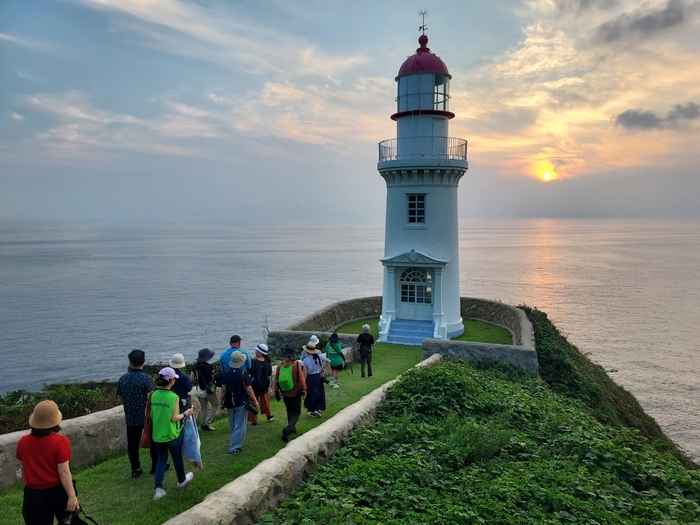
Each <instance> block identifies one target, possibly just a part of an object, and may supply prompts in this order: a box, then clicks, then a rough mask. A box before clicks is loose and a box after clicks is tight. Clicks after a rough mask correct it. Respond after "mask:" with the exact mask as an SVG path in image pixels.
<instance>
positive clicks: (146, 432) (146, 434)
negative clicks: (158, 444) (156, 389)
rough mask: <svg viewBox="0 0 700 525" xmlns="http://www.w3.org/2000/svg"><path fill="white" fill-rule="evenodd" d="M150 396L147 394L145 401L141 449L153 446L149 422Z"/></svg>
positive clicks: (151, 428)
mask: <svg viewBox="0 0 700 525" xmlns="http://www.w3.org/2000/svg"><path fill="white" fill-rule="evenodd" d="M151 394H153V392H149V393H148V399H147V400H146V415H145V416H143V432H141V448H151V446H153V426H152V422H151Z"/></svg>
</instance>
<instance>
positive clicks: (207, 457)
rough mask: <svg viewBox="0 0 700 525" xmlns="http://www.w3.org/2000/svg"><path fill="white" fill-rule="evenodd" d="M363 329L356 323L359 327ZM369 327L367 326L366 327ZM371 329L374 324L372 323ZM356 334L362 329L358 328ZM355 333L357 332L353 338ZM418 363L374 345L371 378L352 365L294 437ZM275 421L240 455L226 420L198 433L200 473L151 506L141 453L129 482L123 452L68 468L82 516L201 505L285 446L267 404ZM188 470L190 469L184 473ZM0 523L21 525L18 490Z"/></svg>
mask: <svg viewBox="0 0 700 525" xmlns="http://www.w3.org/2000/svg"><path fill="white" fill-rule="evenodd" d="M362 324H363V323H360V326H362ZM370 324H371V323H370ZM375 326H376V322H375ZM360 331H361V328H360ZM356 333H357V332H356ZM420 360H421V348H420V347H416V346H404V345H389V344H382V343H378V344H377V345H375V347H374V355H373V358H372V368H373V373H374V377H372V378H371V379H367V380H365V381H361V380H360V370H359V369H360V364H359V362H355V363H353V367H354V374H350V373H349V372H343V373H341V375H340V379H339V381H338V383H339V385H340V388H337V389H334V388H326V401H327V403H326V404H327V407H328V409H327V410H326V411H325V412H324V413H323V417H322V418H319V419H312V418H310V417H308V416H307V415H306V413H305V412H302V414H303V415H302V417H301V419H300V420H299V423H298V424H297V430H298V435H300V434H303V433H304V432H306V431H308V430H310V429H312V428H314V427H316V426H318V425H320V424H321V423H323V422H324V421H327V420H328V419H329V418H330V417H332V416H334V415H335V414H337V413H338V412H339V411H341V410H342V409H344V408H345V407H347V406H349V405H351V404H353V403H355V402H356V401H358V400H359V399H360V398H361V397H362V396H364V395H366V394H368V393H369V392H371V391H372V390H374V389H375V388H377V387H378V386H380V385H382V384H383V383H386V382H387V381H390V380H391V379H394V378H396V377H397V376H398V375H400V374H402V373H403V372H405V371H406V370H408V369H409V368H411V367H412V366H414V365H415V364H416V363H418V362H419V361H420ZM272 411H273V413H274V414H275V416H276V418H275V419H274V420H273V421H272V422H270V423H267V422H266V421H265V420H264V418H262V420H261V422H260V426H258V427H255V428H254V427H251V426H250V425H249V426H248V431H247V435H246V441H245V446H244V447H243V453H241V454H234V455H229V454H227V453H226V450H227V446H228V439H229V430H228V419H226V418H225V417H223V418H218V419H217V420H215V421H214V426H215V427H216V429H217V430H216V431H215V432H206V433H205V432H202V433H201V438H202V449H201V451H202V461H203V463H204V470H202V471H197V470H194V473H195V474H194V480H193V481H192V483H190V484H189V485H188V486H187V487H186V488H185V489H184V490H177V489H176V487H175V485H176V483H177V479H176V477H175V473H174V472H172V471H169V472H167V473H166V475H165V490H166V491H167V492H168V495H167V496H166V497H165V498H163V499H161V500H159V501H153V499H152V498H153V488H154V487H153V476H150V475H149V474H148V469H149V467H150V457H149V455H148V453H147V451H145V450H142V451H141V463H142V467H143V468H144V470H145V473H144V474H143V475H142V476H141V477H140V478H139V479H136V480H132V479H131V477H130V476H131V468H130V466H129V460H128V458H127V456H126V451H124V452H123V453H119V454H117V455H114V456H111V457H109V458H106V459H104V460H102V461H100V462H99V463H98V464H96V465H93V466H90V467H81V468H73V469H72V472H73V476H74V477H75V479H76V481H77V483H78V491H79V499H80V502H81V504H82V505H83V508H84V509H85V511H86V512H87V513H88V514H89V515H91V516H93V517H94V518H95V520H96V521H97V522H98V523H100V524H109V525H122V524H123V525H126V524H134V525H149V524H153V525H155V524H159V523H163V522H164V521H166V520H168V519H170V518H172V517H173V516H175V515H177V514H179V513H181V512H183V511H184V510H186V509H189V508H190V507H192V506H193V505H196V504H197V503H200V502H201V501H202V500H203V499H204V497H205V496H206V495H207V494H209V493H211V492H214V491H215V490H217V489H219V488H221V487H222V486H224V485H225V484H227V483H229V482H230V481H232V480H234V479H235V478H237V477H238V476H240V475H242V474H245V473H246V472H248V471H250V470H251V469H252V468H254V467H255V466H256V465H257V464H258V463H260V462H261V461H263V460H265V459H267V458H269V457H272V456H274V455H275V454H276V453H277V451H278V450H280V449H281V448H282V447H283V446H285V443H283V442H282V440H281V439H280V438H281V435H282V428H283V427H284V426H286V424H287V422H286V415H285V410H284V404H283V403H282V402H277V401H274V400H272ZM187 470H188V471H189V470H192V469H189V468H188V469H187ZM0 523H2V524H3V525H15V524H16V525H21V524H22V523H24V522H23V520H22V486H21V484H17V485H14V486H12V487H6V488H3V489H0Z"/></svg>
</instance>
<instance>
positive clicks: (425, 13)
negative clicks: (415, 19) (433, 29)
mask: <svg viewBox="0 0 700 525" xmlns="http://www.w3.org/2000/svg"><path fill="white" fill-rule="evenodd" d="M418 14H419V15H420V16H422V17H423V25H422V26H420V27H419V28H418V31H423V34H425V30H426V29H428V26H427V25H425V17H426V16H428V10H427V9H423V10H422V11H421V12H420V13H418Z"/></svg>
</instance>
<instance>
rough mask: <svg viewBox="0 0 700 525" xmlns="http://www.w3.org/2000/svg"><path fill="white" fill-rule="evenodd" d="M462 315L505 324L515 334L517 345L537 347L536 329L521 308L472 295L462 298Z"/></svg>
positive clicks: (466, 317) (514, 341) (467, 317)
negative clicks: (476, 297)
mask: <svg viewBox="0 0 700 525" xmlns="http://www.w3.org/2000/svg"><path fill="white" fill-rule="evenodd" d="M461 309H462V317H463V318H465V319H478V320H479V321H487V322H489V323H493V324H497V325H500V326H505V327H506V328H507V329H508V330H510V331H511V333H512V334H513V339H514V340H513V343H514V344H515V346H524V347H525V348H532V349H534V348H535V331H534V330H533V328H532V323H530V320H529V319H528V318H527V315H526V314H525V312H523V311H522V310H521V309H520V308H516V307H515V306H511V305H509V304H505V303H502V302H500V301H488V300H486V299H475V298H472V297H462V298H461Z"/></svg>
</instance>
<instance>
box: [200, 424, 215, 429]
mask: <svg viewBox="0 0 700 525" xmlns="http://www.w3.org/2000/svg"><path fill="white" fill-rule="evenodd" d="M202 430H216V429H215V428H214V427H213V426H211V425H207V424H206V423H202Z"/></svg>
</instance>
